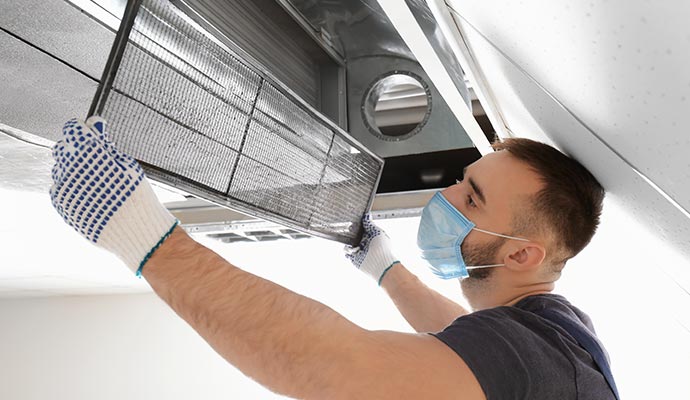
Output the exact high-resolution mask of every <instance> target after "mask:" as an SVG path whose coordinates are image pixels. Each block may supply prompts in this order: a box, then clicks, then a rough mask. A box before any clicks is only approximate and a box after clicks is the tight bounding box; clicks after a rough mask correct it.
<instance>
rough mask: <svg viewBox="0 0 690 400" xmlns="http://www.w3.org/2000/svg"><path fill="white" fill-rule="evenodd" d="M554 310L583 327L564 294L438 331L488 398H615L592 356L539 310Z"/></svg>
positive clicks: (582, 317) (457, 322)
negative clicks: (460, 358) (542, 315)
mask: <svg viewBox="0 0 690 400" xmlns="http://www.w3.org/2000/svg"><path fill="white" fill-rule="evenodd" d="M547 308H548V309H551V310H553V311H555V312H558V313H561V314H562V315H564V316H566V317H567V318H571V319H573V320H575V321H579V322H581V323H582V324H584V325H585V326H586V327H587V328H588V329H589V330H590V331H591V332H592V333H594V328H593V326H592V322H591V320H590V319H589V317H588V316H587V315H586V314H585V313H583V312H582V311H580V310H578V309H577V308H576V307H574V306H573V305H571V304H570V303H569V302H568V301H567V300H566V299H565V298H564V297H563V296H559V295H554V294H544V295H536V296H529V297H526V298H524V299H522V300H520V301H519V302H518V303H517V304H515V305H514V306H511V307H496V308H492V309H488V310H482V311H477V312H474V313H472V314H468V315H464V316H462V317H460V318H458V319H456V320H455V321H454V322H453V323H452V324H451V325H450V326H448V327H447V328H446V329H444V330H443V331H442V332H439V333H434V334H433V335H434V336H436V337H437V338H438V339H439V340H441V341H442V342H443V343H445V344H446V345H448V346H449V347H450V348H451V349H453V350H454V351H455V352H456V353H457V354H458V355H459V356H460V357H462V359H463V360H464V361H465V363H466V364H467V365H468V366H469V368H470V369H471V370H472V372H473V373H474V375H475V376H476V377H477V380H478V381H479V384H480V385H481V387H482V389H483V390H484V394H485V395H486V398H487V400H503V399H510V400H514V399H529V400H541V399H544V400H554V399H557V400H567V399H579V400H589V399H593V400H594V399H596V400H608V399H611V400H614V399H615V397H614V395H613V392H612V391H611V389H610V388H609V386H608V384H607V382H606V379H605V378H604V376H603V375H602V374H601V372H600V371H599V369H598V368H597V366H596V364H595V363H594V361H593V360H592V357H591V356H590V355H589V353H587V351H585V350H584V349H583V348H582V347H580V346H579V345H578V343H577V342H576V341H575V339H573V337H572V336H571V335H570V334H568V333H567V332H566V331H565V330H564V329H562V328H561V327H560V326H558V325H556V324H554V323H553V322H551V321H549V320H546V319H544V318H542V317H540V316H538V315H536V314H535V312H539V311H540V310H543V309H547Z"/></svg>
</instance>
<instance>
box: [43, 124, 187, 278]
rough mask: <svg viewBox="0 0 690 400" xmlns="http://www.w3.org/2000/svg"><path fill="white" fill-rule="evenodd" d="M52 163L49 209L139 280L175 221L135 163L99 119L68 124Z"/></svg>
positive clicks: (174, 224) (55, 150) (63, 130)
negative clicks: (110, 254)
mask: <svg viewBox="0 0 690 400" xmlns="http://www.w3.org/2000/svg"><path fill="white" fill-rule="evenodd" d="M53 158H54V159H55V166H54V167H53V173H52V177H53V186H52V187H51V188H50V198H51V200H52V202H53V207H55V209H56V210H57V212H58V213H59V214H60V216H62V218H63V219H64V220H65V222H67V223H68V224H69V225H70V226H71V227H72V228H74V229H75V230H76V231H77V232H79V233H80V234H81V235H82V236H84V237H85V238H87V239H88V240H90V241H91V242H93V243H95V244H96V245H97V246H100V247H103V248H105V249H106V250H108V251H110V252H112V253H114V254H115V255H117V256H118V257H119V258H120V259H122V261H124V263H125V264H126V265H127V267H129V269H131V270H132V271H133V272H136V274H137V276H140V274H141V269H142V268H143V266H144V264H145V263H146V261H148V259H149V257H151V255H152V254H153V252H154V251H155V250H156V249H157V248H158V246H160V245H161V244H162V243H163V241H164V240H165V239H166V238H167V237H168V236H169V235H170V234H171V233H172V231H173V229H174V228H175V226H176V225H177V224H178V221H177V220H176V219H175V217H173V216H172V215H171V214H170V213H169V212H168V210H166V209H165V207H163V205H162V204H161V203H160V202H159V201H158V199H157V198H156V195H155V194H154V193H153V190H152V189H151V185H150V184H149V182H148V180H147V179H146V177H145V176H144V171H143V170H142V169H141V166H140V165H139V163H138V162H137V161H136V160H135V159H134V158H132V157H130V156H128V155H126V154H124V153H122V152H120V151H118V150H117V149H116V148H115V146H114V145H113V143H112V142H111V141H110V140H109V139H108V135H107V134H106V133H105V121H104V120H103V119H101V118H98V117H91V118H89V119H88V120H87V121H86V123H84V122H83V121H80V120H76V119H73V120H70V121H67V123H66V124H65V127H64V128H63V129H62V139H61V140H59V141H58V142H57V143H56V144H55V146H54V147H53Z"/></svg>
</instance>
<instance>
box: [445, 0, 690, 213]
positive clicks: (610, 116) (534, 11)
mask: <svg viewBox="0 0 690 400" xmlns="http://www.w3.org/2000/svg"><path fill="white" fill-rule="evenodd" d="M447 3H448V4H449V5H450V6H451V8H453V9H454V10H455V11H456V12H457V15H458V16H459V17H458V20H459V21H460V23H461V24H462V26H463V30H464V31H467V32H470V33H469V34H472V35H473V36H474V37H473V38H471V39H469V44H470V46H471V47H472V49H473V51H475V52H477V51H480V50H479V48H478V47H479V46H490V47H493V48H494V50H492V51H496V52H497V53H500V55H501V58H503V62H502V63H505V64H506V65H507V67H506V68H517V69H520V70H522V72H523V73H524V75H526V76H529V78H531V80H533V82H534V83H536V84H538V85H540V86H541V87H542V88H543V89H544V92H546V93H547V95H548V96H551V97H553V99H552V101H556V102H558V103H561V104H562V105H564V106H565V107H566V108H567V109H568V110H569V111H570V112H571V113H572V115H573V116H574V117H576V118H577V119H578V120H579V122H580V123H581V124H582V125H584V126H585V127H587V128H588V129H589V130H590V134H589V135H588V136H595V137H596V138H599V139H600V141H601V142H602V144H605V145H606V146H608V147H610V148H611V149H612V150H613V151H614V152H615V153H617V154H618V156H619V157H620V158H622V159H624V160H626V161H627V162H628V163H629V164H630V165H631V166H633V167H634V168H636V169H637V170H638V171H640V172H641V173H643V174H644V175H646V176H647V177H648V178H649V179H650V180H651V181H652V182H654V184H656V185H657V186H658V187H660V188H661V189H662V190H663V191H665V192H666V193H667V194H668V195H669V196H670V197H671V198H673V199H674V200H675V201H676V202H677V203H679V204H680V205H681V206H682V207H683V208H684V209H685V210H690V159H688V157H687V156H686V153H687V150H688V149H690V135H688V134H687V132H688V131H689V130H690V113H689V112H688V110H690V53H689V52H688V49H689V48H690V25H688V24H687V17H688V15H690V3H689V2H687V1H682V0H674V1H664V2H649V1H644V0H634V1H630V0H614V1H599V2H569V1H546V0H542V1H524V2H501V3H500V5H499V4H498V3H495V2H482V1H460V0H449V1H447ZM480 37H481V38H480ZM477 61H478V63H479V64H480V65H481V66H482V67H483V68H493V69H494V70H495V71H494V72H497V73H498V74H499V75H500V74H504V73H505V71H500V70H498V69H499V68H503V67H502V63H501V62H499V63H496V62H494V61H488V60H486V59H482V57H480V56H479V55H478V54H477ZM496 75H497V74H496V73H494V74H493V75H491V76H489V75H487V76H486V80H487V83H488V84H489V85H490V86H491V87H492V88H494V89H495V90H500V89H496V87H497V86H498V85H496V84H495V83H494V79H500V77H498V78H497V76H496ZM506 83H507V84H512V83H513V82H512V81H509V82H504V84H502V86H503V87H505V84H506ZM494 97H495V98H496V99H498V101H499V102H504V98H503V97H500V96H498V95H496V96H494ZM530 100H531V99H530ZM524 103H525V104H527V105H528V106H527V107H528V108H529V109H528V110H527V111H528V112H527V113H525V112H522V111H520V112H519V113H520V114H521V115H522V116H521V117H519V118H520V119H526V118H529V116H528V115H529V114H532V115H534V116H536V117H537V118H540V117H543V116H546V112H545V111H544V110H543V109H539V108H538V107H537V106H536V105H535V104H532V103H531V102H530V101H526V102H524ZM502 108H503V109H504V110H508V109H509V107H506V104H503V107H502ZM526 127H527V126H524V125H519V124H517V125H514V126H512V127H510V128H512V130H513V131H514V132H515V133H516V134H518V135H529V134H530V133H529V132H528V131H525V130H524V128H526ZM548 135H549V136H550V137H552V139H553V140H554V141H557V142H559V143H561V142H564V141H565V140H567V137H568V136H571V135H573V133H572V132H569V131H568V130H566V129H551V130H549V131H548ZM596 138H594V139H596ZM633 188H634V187H631V189H633ZM634 193H635V192H634V191H633V190H631V191H630V192H629V194H630V195H634Z"/></svg>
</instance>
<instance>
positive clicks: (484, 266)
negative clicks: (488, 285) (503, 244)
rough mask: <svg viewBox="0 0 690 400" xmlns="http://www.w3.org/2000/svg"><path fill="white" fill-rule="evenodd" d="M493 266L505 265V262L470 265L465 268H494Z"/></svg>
mask: <svg viewBox="0 0 690 400" xmlns="http://www.w3.org/2000/svg"><path fill="white" fill-rule="evenodd" d="M493 267H505V264H490V265H468V266H466V267H465V269H468V270H469V269H480V268H493Z"/></svg>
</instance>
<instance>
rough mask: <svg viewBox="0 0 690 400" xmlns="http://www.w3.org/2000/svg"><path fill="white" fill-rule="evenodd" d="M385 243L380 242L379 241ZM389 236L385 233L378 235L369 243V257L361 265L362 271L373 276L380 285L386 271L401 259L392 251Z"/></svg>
mask: <svg viewBox="0 0 690 400" xmlns="http://www.w3.org/2000/svg"><path fill="white" fill-rule="evenodd" d="M382 241H383V242H384V243H379V242H382ZM387 241H389V239H388V237H387V236H385V235H379V236H376V237H375V238H373V239H372V240H371V243H369V252H368V253H367V257H366V259H365V260H364V262H363V263H362V266H360V267H359V269H360V270H361V271H363V272H364V273H366V274H367V275H369V276H370V277H372V278H373V279H374V280H375V281H376V282H377V283H378V285H379V286H381V281H382V280H383V277H384V276H385V274H386V272H388V270H389V269H390V268H391V267H392V266H393V265H394V264H396V263H399V262H400V261H399V260H398V259H397V258H396V257H395V256H394V255H393V254H392V253H391V252H390V250H389V245H388V243H387Z"/></svg>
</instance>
